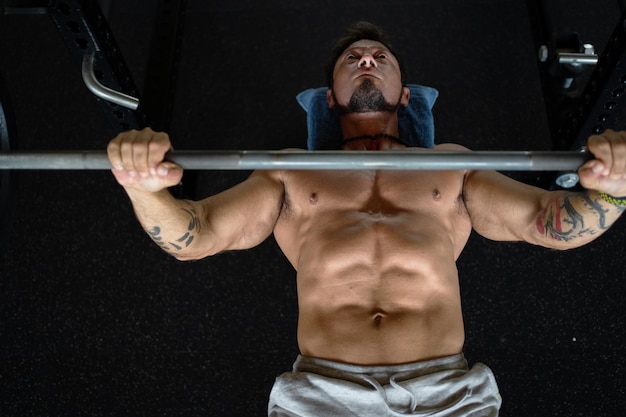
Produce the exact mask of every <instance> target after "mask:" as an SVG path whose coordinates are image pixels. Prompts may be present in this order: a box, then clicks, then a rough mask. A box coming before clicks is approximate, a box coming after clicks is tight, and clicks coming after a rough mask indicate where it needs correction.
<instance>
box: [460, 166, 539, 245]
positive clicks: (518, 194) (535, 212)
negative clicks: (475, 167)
mask: <svg viewBox="0 0 626 417" xmlns="http://www.w3.org/2000/svg"><path fill="white" fill-rule="evenodd" d="M544 194H545V191H544V190H542V189H540V188H537V187H533V186H530V185H527V184H523V183H520V182H518V181H515V180H513V179H511V178H509V177H506V176H504V175H502V174H499V173H496V172H488V171H480V172H478V171H474V172H471V173H470V174H468V177H467V179H466V181H465V189H464V197H465V204H466V206H467V210H468V213H469V214H470V218H471V219H472V227H473V228H474V230H475V231H476V232H477V233H479V234H480V235H482V236H484V237H486V238H488V239H491V240H497V241H520V240H523V241H527V242H530V243H538V242H537V240H538V238H539V236H538V229H537V227H538V216H539V215H540V214H541V213H542V210H541V207H542V203H541V199H542V196H543V195H544Z"/></svg>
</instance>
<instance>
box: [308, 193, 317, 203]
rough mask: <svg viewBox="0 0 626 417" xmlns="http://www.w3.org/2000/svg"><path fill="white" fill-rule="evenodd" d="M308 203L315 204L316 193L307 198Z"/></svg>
mask: <svg viewBox="0 0 626 417" xmlns="http://www.w3.org/2000/svg"><path fill="white" fill-rule="evenodd" d="M309 203H311V204H312V205H316V204H317V193H311V197H309Z"/></svg>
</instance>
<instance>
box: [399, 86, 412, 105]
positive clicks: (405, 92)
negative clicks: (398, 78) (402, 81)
mask: <svg viewBox="0 0 626 417" xmlns="http://www.w3.org/2000/svg"><path fill="white" fill-rule="evenodd" d="M410 98H411V90H409V88H408V87H402V96H401V97H400V104H401V105H402V106H403V107H406V106H408V105H409V99H410Z"/></svg>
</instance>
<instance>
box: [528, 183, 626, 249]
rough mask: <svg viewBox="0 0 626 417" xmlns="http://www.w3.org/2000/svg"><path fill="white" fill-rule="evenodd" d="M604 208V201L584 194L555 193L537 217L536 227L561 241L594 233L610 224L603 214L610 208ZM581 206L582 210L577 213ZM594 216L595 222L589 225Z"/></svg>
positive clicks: (621, 209)
mask: <svg viewBox="0 0 626 417" xmlns="http://www.w3.org/2000/svg"><path fill="white" fill-rule="evenodd" d="M575 200H579V201H575ZM575 203H577V204H575ZM577 207H579V208H577ZM605 207H606V204H605V203H602V202H600V201H599V200H597V199H592V198H591V197H590V196H589V194H588V193H578V194H574V193H568V194H561V195H558V196H555V197H554V198H552V199H551V200H550V201H549V202H548V204H546V207H545V208H544V209H543V211H542V212H541V214H540V215H539V216H538V217H537V230H538V231H539V233H541V234H542V235H544V236H549V237H550V238H552V239H554V240H560V241H564V242H568V241H571V240H574V239H577V238H581V237H588V236H590V235H595V234H596V233H599V232H602V231H604V230H606V229H608V228H609V226H610V224H608V221H607V214H609V212H610V210H611V208H605ZM581 209H583V210H584V211H586V213H584V214H581V213H580V210H581ZM615 209H616V210H618V214H619V213H621V212H622V211H623V210H624V209H623V208H617V207H616V208H615ZM594 218H595V219H596V222H595V224H590V223H592V220H593V219H594ZM585 221H587V224H585Z"/></svg>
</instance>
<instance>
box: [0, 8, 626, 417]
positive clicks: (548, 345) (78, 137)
mask: <svg viewBox="0 0 626 417" xmlns="http://www.w3.org/2000/svg"><path fill="white" fill-rule="evenodd" d="M155 4H156V2H155V1H139V0H127V1H117V2H114V3H113V6H112V8H111V12H110V18H109V23H110V26H111V29H112V31H113V33H114V35H115V38H116V40H117V42H118V44H119V46H120V49H121V52H122V54H123V56H124V58H125V60H126V62H127V64H128V66H129V68H130V70H131V73H132V76H133V78H134V80H135V82H136V84H137V85H138V86H139V87H140V88H141V86H142V85H143V81H144V79H143V75H144V73H145V71H146V58H147V52H148V47H149V43H150V37H151V31H152V24H153V21H154V8H155ZM563 4H564V6H565V7H564V8H563V15H562V20H563V22H565V23H566V25H567V27H568V28H569V29H570V30H572V31H575V32H577V33H579V34H580V36H581V38H582V40H583V41H584V42H586V43H592V44H594V45H595V46H596V49H597V50H598V51H599V52H600V51H601V50H602V48H603V46H604V45H605V44H606V43H607V40H608V38H609V35H610V33H611V31H612V30H613V28H614V27H615V25H616V24H617V21H618V19H619V15H620V13H619V6H618V2H616V1H613V0H601V1H591V0H575V1H568V2H563ZM360 19H366V20H370V21H373V22H375V23H377V24H379V25H381V26H382V27H383V28H385V29H387V31H388V32H389V33H390V35H391V36H392V38H393V39H394V41H395V44H396V45H397V48H398V49H399V50H400V51H402V53H403V56H404V57H405V60H406V61H407V67H408V81H409V82H412V83H421V84H425V85H430V86H433V87H435V88H437V89H438V90H439V92H440V97H439V99H438V101H437V103H436V106H435V108H434V114H435V120H436V137H437V139H436V141H437V142H438V143H442V142H455V143H460V144H462V145H465V146H467V147H469V148H472V149H475V150H550V149H551V146H552V145H551V137H550V133H549V129H548V117H547V114H546V110H545V106H544V102H543V95H542V89H541V85H540V78H539V73H538V70H537V62H536V61H537V51H536V50H535V47H534V45H533V40H532V33H531V22H530V17H529V14H528V12H527V9H526V6H525V4H524V2H520V1H513V0H472V1H464V2H460V1H451V0H419V1H402V0H390V1H385V2H381V1H370V0H364V1H359V2H357V1H351V0H341V1H330V0H324V1H310V2H303V1H302V2H295V1H285V0H270V1H264V2H257V1H236V2H233V1H218V0H212V1H199V0H189V2H188V7H187V13H186V16H185V20H184V35H183V39H182V52H181V56H180V66H179V76H178V80H177V88H176V96H175V100H174V103H173V104H174V107H173V115H172V121H173V123H172V127H171V130H170V132H169V133H170V134H171V137H172V140H173V143H174V146H175V147H176V149H181V150H182V149H207V150H213V149H281V148H286V147H304V146H305V141H306V135H307V132H306V119H305V113H304V111H302V109H301V108H300V107H299V106H298V104H297V102H296V100H295V95H296V94H297V93H298V92H299V91H301V90H304V89H306V88H310V87H318V86H323V85H325V84H324V83H325V79H324V72H323V67H324V65H325V64H326V60H327V57H328V52H329V50H330V47H331V45H332V41H333V40H334V39H335V38H336V37H337V36H339V35H340V34H341V32H342V29H343V28H344V27H345V26H347V25H348V24H349V23H351V22H353V21H355V20H360ZM0 71H1V72H2V74H3V76H4V78H5V80H6V82H7V85H8V90H9V94H10V96H11V104H12V106H13V108H14V112H15V122H16V125H17V130H18V134H19V136H18V146H19V147H20V148H22V149H33V150H58V149H93V150H95V149H104V148H105V147H106V144H107V142H108V141H109V139H111V138H112V137H113V136H114V134H115V132H114V131H113V129H112V128H111V127H110V126H109V124H108V122H107V119H106V118H105V116H104V114H103V112H102V110H101V108H100V107H99V106H98V104H97V102H96V99H95V98H94V97H93V96H92V95H91V94H90V93H89V92H88V91H87V90H86V89H85V87H84V85H83V83H82V81H81V78H80V71H79V68H77V66H76V65H75V64H74V63H73V61H72V59H71V57H70V55H69V53H68V50H67V48H66V47H65V45H64V44H63V42H62V41H61V39H60V37H59V35H58V33H57V32H56V29H55V27H54V25H53V24H52V22H51V21H50V19H49V18H48V17H47V16H45V15H28V16H25V15H7V16H0ZM615 127H616V128H619V127H620V126H615ZM621 128H624V126H621ZM248 174H249V173H248V172H241V171H240V172H233V171H203V172H200V173H198V174H197V181H196V185H195V187H194V190H195V192H196V193H197V194H198V197H202V196H206V195H210V194H213V193H216V192H218V191H221V190H223V189H225V188H228V187H230V186H232V185H234V184H236V183H237V182H239V181H241V180H242V179H244V178H245V177H246V176H247V175H248ZM540 175H545V174H535V176H534V177H533V175H530V174H526V175H525V176H524V177H523V180H524V181H529V182H534V181H538V180H540V179H541V178H539V177H538V176H540ZM13 198H14V199H15V201H14V202H15V204H16V210H15V215H14V217H13V219H12V223H11V228H10V230H9V233H8V234H7V235H6V236H5V243H4V247H3V248H2V253H1V255H0V415H2V416H73V415H76V416H78V415H84V416H218V415H219V416H262V415H264V414H265V413H266V405H267V399H268V395H269V391H270V389H271V386H272V384H273V382H274V379H275V378H276V376H278V375H279V374H280V373H282V372H284V371H287V370H289V369H290V368H291V364H292V362H293V360H294V359H295V357H296V355H297V354H298V349H297V344H296V316H297V303H296V289H295V272H294V270H293V269H292V268H291V266H290V265H289V264H288V262H287V261H286V259H285V258H284V257H283V256H282V254H281V253H280V251H279V249H278V247H277V245H276V243H275V241H274V240H273V238H269V239H268V240H267V241H266V242H264V243H263V244H261V245H260V246H259V247H257V248H255V249H251V250H247V251H241V252H233V253H225V254H221V255H218V256H215V257H213V258H209V259H204V260H201V261H196V262H190V263H183V262H179V261H176V260H174V259H173V258H170V257H168V256H167V255H165V254H164V253H162V252H161V251H160V250H159V249H158V248H157V247H156V246H155V245H153V244H152V242H151V241H150V239H149V238H148V237H147V236H146V235H145V234H144V233H143V231H142V229H141V227H140V226H139V224H138V223H137V222H136V220H135V217H134V214H133V211H132V209H131V206H130V203H129V201H128V199H127V198H126V195H125V194H124V192H123V190H122V189H121V188H120V187H119V186H118V185H117V184H116V182H115V181H114V179H113V177H112V176H111V174H110V172H106V171H76V172H66V171H29V172H21V173H19V193H18V194H17V195H16V196H13ZM625 237H626V223H624V221H623V219H622V220H620V221H618V222H617V223H616V224H615V225H614V226H613V227H612V228H611V229H610V230H609V231H608V232H607V233H606V234H604V235H603V236H601V237H600V238H599V239H597V240H596V241H594V242H593V243H591V244H589V245H587V246H585V247H583V248H579V249H574V250H570V251H565V252H559V251H553V250H546V249H543V248H538V247H533V246H530V245H528V244H524V243H502V242H492V241H488V240H486V239H484V238H482V237H480V236H478V235H476V234H473V235H472V236H471V238H470V240H469V242H468V245H467V247H466V249H465V251H464V252H463V254H462V255H461V257H460V259H459V260H458V270H459V275H460V283H461V291H462V299H463V311H464V318H465V326H466V333H467V338H466V343H465V349H464V350H465V354H466V356H467V358H468V360H469V362H470V364H473V363H476V362H483V363H486V364H487V365H489V366H490V367H491V369H492V370H493V371H494V373H495V375H496V378H497V381H498V384H499V386H500V390H501V394H502V397H503V407H502V410H501V415H502V416H504V417H519V416H554V417H561V416H568V417H569V416H591V415H593V416H619V415H623V410H624V408H625V406H626V400H625V399H624V398H625V396H626V389H625V388H624V373H625V372H626V360H625V359H624V357H625V353H626V352H625V348H624V344H625V342H626V335H625V324H624V320H625V318H626V307H625V303H624V296H625V295H626V280H625V279H624V278H625V276H626V274H625V272H624V270H625V262H624V259H625V258H626V249H625V247H624V239H625Z"/></svg>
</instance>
